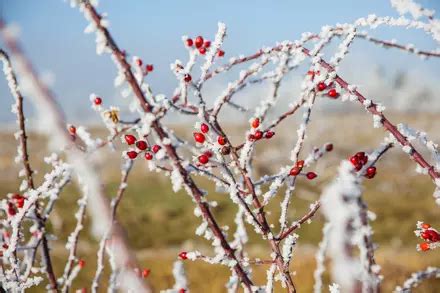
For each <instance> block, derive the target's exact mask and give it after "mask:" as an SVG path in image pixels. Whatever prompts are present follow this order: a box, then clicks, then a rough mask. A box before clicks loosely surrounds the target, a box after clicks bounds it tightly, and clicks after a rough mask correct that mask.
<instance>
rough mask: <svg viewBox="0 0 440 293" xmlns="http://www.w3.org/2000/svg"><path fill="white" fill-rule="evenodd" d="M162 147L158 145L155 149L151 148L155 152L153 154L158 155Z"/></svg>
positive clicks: (154, 146)
mask: <svg viewBox="0 0 440 293" xmlns="http://www.w3.org/2000/svg"><path fill="white" fill-rule="evenodd" d="M161 148H162V147H161V146H160V145H158V144H155V145H153V147H152V148H151V150H152V151H153V153H155V154H156V153H157V152H158V151H159V150H160V149H161Z"/></svg>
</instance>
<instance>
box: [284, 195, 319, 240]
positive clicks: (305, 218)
mask: <svg viewBox="0 0 440 293" xmlns="http://www.w3.org/2000/svg"><path fill="white" fill-rule="evenodd" d="M320 207H321V203H320V202H319V201H318V202H317V203H316V204H315V205H314V206H313V208H312V209H311V210H310V211H309V212H308V213H307V214H305V215H304V216H303V217H302V218H301V219H299V220H298V221H296V222H294V223H293V224H292V226H290V227H289V228H288V229H287V230H286V231H284V232H283V233H282V234H281V235H279V236H277V237H276V239H277V240H278V241H281V240H283V239H284V238H286V237H287V236H288V235H289V234H290V233H292V232H293V231H295V230H296V229H298V228H299V227H300V226H301V225H302V224H304V223H305V222H307V221H308V220H309V219H310V218H312V217H313V216H314V215H315V214H316V212H317V211H318V209H319V208H320Z"/></svg>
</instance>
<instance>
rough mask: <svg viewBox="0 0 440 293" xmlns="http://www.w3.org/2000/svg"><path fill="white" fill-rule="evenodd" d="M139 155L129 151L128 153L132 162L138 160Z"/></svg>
mask: <svg viewBox="0 0 440 293" xmlns="http://www.w3.org/2000/svg"><path fill="white" fill-rule="evenodd" d="M137 155H138V153H137V152H136V151H128V152H127V156H128V157H129V158H130V159H132V160H134V159H136V157H137Z"/></svg>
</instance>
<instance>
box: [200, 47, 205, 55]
mask: <svg viewBox="0 0 440 293" xmlns="http://www.w3.org/2000/svg"><path fill="white" fill-rule="evenodd" d="M199 53H200V54H202V55H205V53H206V48H205V47H201V48H199Z"/></svg>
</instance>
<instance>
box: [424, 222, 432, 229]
mask: <svg viewBox="0 0 440 293" xmlns="http://www.w3.org/2000/svg"><path fill="white" fill-rule="evenodd" d="M422 228H423V229H429V228H431V225H429V224H428V223H423V224H422Z"/></svg>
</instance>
